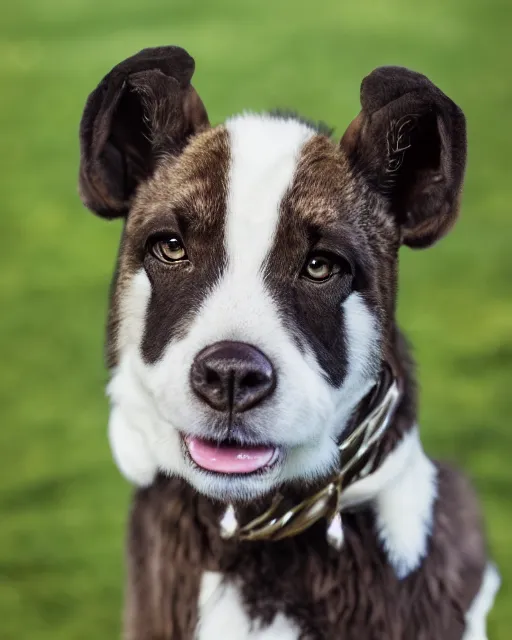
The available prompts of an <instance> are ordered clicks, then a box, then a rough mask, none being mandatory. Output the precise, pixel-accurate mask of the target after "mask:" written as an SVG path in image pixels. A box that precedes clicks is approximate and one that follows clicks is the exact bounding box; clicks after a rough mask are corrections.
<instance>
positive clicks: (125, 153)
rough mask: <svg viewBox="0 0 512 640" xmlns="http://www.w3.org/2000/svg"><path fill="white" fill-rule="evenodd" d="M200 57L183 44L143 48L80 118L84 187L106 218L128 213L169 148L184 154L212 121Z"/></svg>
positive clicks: (96, 209)
mask: <svg viewBox="0 0 512 640" xmlns="http://www.w3.org/2000/svg"><path fill="white" fill-rule="evenodd" d="M193 73H194V60H193V58H191V57H190V56H189V55H188V53H187V52H186V51H184V50H183V49H180V48H179V47H157V48H153V49H144V50H143V51H141V52H140V53H138V54H136V55H134V56H132V57H131V58H128V59H127V60H124V61H123V62H121V63H120V64H118V65H117V66H116V67H114V68H113V69H112V71H111V72H110V73H109V74H108V75H106V76H105V78H103V80H102V81H101V82H100V84H99V85H98V87H97V88H96V89H95V90H94V91H93V92H92V93H91V95H90V96H89V98H88V99H87V102H86V105H85V109H84V113H83V116H82V120H81V123H80V175H79V190H80V196H81V198H82V200H83V202H84V204H85V205H86V206H87V207H89V209H91V210H92V211H94V212H95V213H97V214H98V215H100V216H103V217H106V218H115V217H118V216H124V215H126V214H127V213H128V210H129V208H130V202H131V199H132V196H133V194H134V192H135V189H136V187H137V186H138V184H139V183H140V182H141V181H142V180H145V179H146V178H148V177H149V176H150V175H151V174H152V173H153V171H154V169H155V163H156V161H157V160H158V157H159V155H161V154H162V153H167V154H169V153H170V154H178V153H179V152H180V151H181V150H182V149H183V147H184V146H185V144H186V143H187V140H188V138H189V137H190V136H191V135H192V134H193V133H196V132H198V131H200V130H202V129H204V128H206V127H207V126H208V116H207V114H206V110H205V108H204V106H203V103H202V102H201V99H200V98H199V96H198V95H197V93H196V91H195V89H194V88H193V87H192V85H191V84H190V79H191V78H192V75H193Z"/></svg>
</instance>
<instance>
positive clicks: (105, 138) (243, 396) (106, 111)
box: [80, 47, 466, 500]
mask: <svg viewBox="0 0 512 640" xmlns="http://www.w3.org/2000/svg"><path fill="white" fill-rule="evenodd" d="M193 70H194V62H193V60H192V59H191V58H190V56H188V54H187V53H186V52H185V51H183V50H182V49H179V48H176V47H165V48H158V49H148V50H145V51H142V52H141V53H139V54H138V55H136V56H134V57H132V58H130V59H128V60H126V61H124V62H122V63H121V64H120V65H118V66H117V67H115V68H114V69H113V70H112V71H111V72H110V73H109V74H108V75H107V76H106V77H105V78H104V79H103V81H102V82H101V83H100V85H99V86H98V88H97V89H96V90H95V91H94V92H93V93H92V94H91V96H90V97H89V99H88V101H87V104H86V107H85V111H84V115H83V119H82V123H81V129H80V137H81V168H80V192H81V196H82V199H83V201H84V203H85V204H86V205H87V206H88V207H89V208H90V209H91V210H93V211H94V212H96V213H97V214H99V215H100V216H102V217H105V218H115V217H123V218H124V221H125V222H124V229H123V236H122V242H121V247H120V251H119V257H118V264H117V269H116V274H115V278H114V283H113V288H112V295H111V306H110V314H109V327H108V354H109V366H110V367H111V373H112V380H111V383H110V386H109V393H110V397H111V401H112V412H111V418H110V426H109V431H110V439H111V443H112V447H113V452H114V456H115V458H116V460H117V462H118V464H119V466H120V468H121V470H123V471H124V473H125V474H126V475H127V476H128V477H129V478H131V479H132V480H134V481H135V482H136V483H138V484H147V483H149V482H150V481H151V480H152V478H153V476H154V474H155V473H156V472H157V471H158V470H160V471H163V472H165V473H169V474H178V475H180V476H182V477H184V478H185V479H186V480H187V481H188V482H190V483H191V484H192V485H193V486H195V487H196V488H197V489H198V490H199V491H201V492H203V493H205V494H208V495H210V496H212V497H215V498H221V499H223V500H236V499H249V498H252V497H255V496H257V495H260V494H263V493H266V492H269V491H271V490H272V489H274V488H275V487H276V486H278V485H280V484H282V483H286V482H292V481H295V480H300V481H302V482H304V481H308V480H314V479H318V478H319V477H323V476H326V475H328V474H329V473H331V472H332V470H333V469H334V468H335V467H336V464H337V462H338V457H337V453H338V450H337V442H338V441H339V438H340V435H341V433H342V432H343V429H344V426H345V424H346V423H347V420H348V418H349V417H350V415H351V413H352V412H353V411H354V408H355V407H356V405H357V404H358V402H359V401H360V400H361V398H362V397H363V396H364V395H365V394H366V393H367V392H368V390H369V389H370V388H371V386H372V385H373V384H374V382H375V380H376V378H377V376H378V374H379V371H380V366H381V359H382V358H383V357H385V354H386V349H388V348H389V340H390V335H391V332H392V329H393V323H394V306H395V291H396V269H397V256H398V250H399V247H400V245H401V244H406V245H408V246H410V247H427V246H429V245H431V244H432V243H433V242H435V241H436V240H437V239H438V238H440V237H441V236H442V235H443V234H444V233H445V232H446V231H447V230H448V229H449V228H450V226H451V225H452V223H453V222H454V220H455V217H456V214H457V210H458V205H459V196H460V191H461V185H462V180H463V173H464V164H465V152H466V141H465V121H464V116H463V115H462V112H461V111H460V110H459V108H458V107H457V106H456V105H455V104H454V103H453V102H452V101H451V100H449V99H448V98H447V97H446V96H445V95H444V94H443V93H442V92H441V91H440V90H439V89H437V88H436V87H435V86H434V85H433V84H432V83H431V82H430V81H429V80H428V79H427V78H426V77H425V76H422V75H419V74H417V73H413V72H411V71H408V70H406V69H402V68H397V67H387V68H381V69H377V70H376V71H374V72H373V73H371V74H370V75H369V76H368V77H367V78H365V79H364V81H363V83H362V87H361V103H362V110H361V113H360V114H359V115H358V116H357V117H356V119H355V120H354V121H353V122H352V123H351V124H350V126H349V127H348V129H347V131H346V133H345V135H344V136H343V138H342V140H341V142H340V143H338V142H333V141H332V140H331V139H330V138H329V137H328V136H326V135H324V134H322V133H321V131H320V130H318V129H317V128H315V126H312V125H310V124H308V123H305V122H303V121H301V120H300V119H297V118H294V117H290V116H286V115H278V114H275V115H269V114H263V115H242V116H237V117H234V118H232V119H230V120H228V121H227V122H226V123H225V124H223V125H220V126H217V127H213V128H212V127H210V125H209V123H208V117H207V114H206V111H205V108H204V106H203V103H202V102H201V99H200V98H199V96H198V94H197V93H196V91H195V89H194V88H193V87H192V85H191V84H190V79H191V77H192V74H193Z"/></svg>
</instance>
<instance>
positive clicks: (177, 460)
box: [108, 270, 378, 499]
mask: <svg viewBox="0 0 512 640" xmlns="http://www.w3.org/2000/svg"><path fill="white" fill-rule="evenodd" d="M150 295H151V288H150V284H149V281H148V279H147V277H146V275H145V272H144V271H143V270H141V271H139V272H138V273H137V274H136V275H135V276H134V277H133V279H132V282H131V284H130V286H129V287H128V288H127V290H126V291H125V294H124V296H123V299H122V302H121V305H120V314H121V323H120V331H119V336H118V344H119V351H120V358H119V365H118V367H117V368H116V369H115V370H114V371H113V375H112V379H111V382H110V385H109V388H108V392H109V396H110V399H111V416H110V422H109V435H110V442H111V446H112V451H113V456H114V459H115V461H116V463H117V464H118V466H119V468H120V470H121V472H122V473H123V474H124V475H125V476H126V477H127V478H128V479H129V480H130V481H132V482H134V483H135V484H138V485H147V484H149V483H151V481H152V479H153V477H154V475H155V474H156V472H157V471H158V470H160V471H163V472H164V473H168V474H178V475H180V476H182V477H184V478H185V479H187V480H188V481H189V482H190V483H191V484H192V485H194V486H195V487H196V488H197V489H198V490H199V491H201V492H203V493H205V494H207V495H210V496H212V497H219V496H220V495H222V496H224V497H226V496H228V497H229V498H232V499H234V498H250V497H254V496H255V495H257V494H261V493H265V492H267V491H268V490H270V489H271V488H272V487H273V486H275V485H276V484H278V483H280V482H282V481H289V480H293V479H301V480H305V481H308V480H312V479H314V478H317V477H319V476H321V475H323V474H327V473H328V472H329V471H330V470H331V469H332V468H333V465H334V464H335V463H336V461H337V448H336V440H337V438H338V437H339V434H340V432H341V431H342V429H343V426H344V424H345V422H346V420H347V418H348V417H349V415H350V413H351V412H352V410H353V408H354V406H355V404H356V403H357V402H358V400H359V399H360V398H361V397H362V396H363V395H364V394H365V393H366V391H367V390H368V389H369V387H370V385H371V384H372V381H373V367H372V366H370V367H368V363H372V362H377V361H378V348H377V343H378V332H377V327H376V323H375V321H374V319H373V316H372V314H371V313H370V312H369V310H368V309H367V307H366V305H365V304H364V302H363V301H362V299H361V298H360V297H359V295H358V294H352V296H350V297H349V298H348V299H347V301H346V302H345V303H344V304H345V309H344V311H345V318H346V327H347V345H348V363H349V366H348V372H347V376H346V378H345V380H344V382H343V384H342V386H341V387H340V388H334V387H332V386H331V385H330V384H329V382H327V380H326V378H325V376H324V375H323V372H322V370H321V369H320V367H319V365H318V363H317V361H316V359H315V357H314V354H313V353H311V352H308V351H306V352H301V351H299V349H298V348H297V347H296V345H295V343H294V341H293V339H292V337H291V336H290V335H289V334H288V333H287V331H286V330H285V328H284V326H283V324H282V321H281V319H280V317H279V314H278V310H277V308H276V306H275V304H274V303H273V302H272V300H271V299H270V296H269V295H268V293H267V292H266V291H265V288H264V285H263V283H262V282H261V281H260V280H258V278H254V279H253V281H252V282H251V283H248V281H247V279H246V278H244V282H243V283H238V282H237V278H236V274H234V273H232V272H229V271H228V272H227V273H226V274H225V276H224V277H223V279H222V280H221V281H220V283H219V284H218V285H217V287H216V288H215V290H214V291H212V292H211V294H210V295H209V296H208V297H207V298H206V300H205V302H204V304H203V307H202V308H201V309H200V310H199V312H198V313H197V315H196V317H195V319H194V320H193V322H192V323H191V325H190V327H189V331H188V333H187V335H186V337H185V338H183V339H180V340H177V341H172V340H170V342H169V345H168V347H167V348H166V350H165V351H164V353H163V356H162V358H161V359H160V360H159V361H158V362H156V363H155V364H153V365H149V364H146V363H145V362H144V361H143V359H142V357H141V355H140V344H141V341H142V337H143V333H144V317H145V310H146V307H147V304H148V301H149V297H150ZM219 340H240V341H246V342H249V343H250V344H253V345H256V346H257V347H259V348H260V349H261V350H262V351H264V352H265V353H266V354H267V356H268V357H269V358H270V359H271V360H272V361H273V362H274V365H275V367H276V369H277V372H278V386H277V389H276V392H275V394H274V395H273V396H272V398H270V399H269V400H268V401H267V402H266V403H265V404H263V405H262V406H261V407H257V408H255V409H253V410H251V412H250V416H248V417H249V423H250V428H251V431H252V432H253V433H256V434H257V435H258V438H259V439H261V441H271V442H273V443H275V444H277V445H279V446H280V447H282V451H283V455H284V458H283V460H282V463H281V464H279V465H277V467H276V469H275V471H272V472H270V473H267V474H264V475H262V476H256V477H253V476H251V477H247V478H245V479H244V478H236V479H234V478H233V479H231V478H226V477H223V476H220V477H218V476H214V475H213V474H206V473H203V472H201V471H200V470H198V469H197V468H195V467H193V466H192V465H191V464H190V463H189V462H188V460H187V458H186V457H185V456H184V455H183V452H182V444H181V438H180V435H179V432H182V433H186V434H195V435H199V436H200V435H206V434H207V431H206V428H207V421H208V412H207V410H206V409H205V407H204V405H203V404H202V403H201V402H200V401H199V400H198V399H197V398H196V397H195V396H194V394H193V392H192V390H191V388H190V385H189V371H190V366H191V364H192V361H193V358H194V357H195V355H196V354H197V353H198V352H199V351H200V350H201V349H202V348H203V347H205V346H207V345H210V344H213V343H215V342H217V341H219Z"/></svg>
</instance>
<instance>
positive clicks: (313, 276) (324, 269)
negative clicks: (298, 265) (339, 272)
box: [303, 256, 337, 282]
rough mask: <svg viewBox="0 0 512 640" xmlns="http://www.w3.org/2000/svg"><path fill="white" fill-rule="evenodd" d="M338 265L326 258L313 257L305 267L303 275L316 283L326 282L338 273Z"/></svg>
mask: <svg viewBox="0 0 512 640" xmlns="http://www.w3.org/2000/svg"><path fill="white" fill-rule="evenodd" d="M336 269H337V265H336V264H335V263H334V262H333V261H332V260H329V258H326V257H325V256H311V257H310V258H308V260H307V262H306V265H305V267H304V273H303V275H304V276H305V277H306V278H308V279H309V280H314V281H315V282H325V281H326V280H328V279H329V278H330V277H331V276H332V275H333V273H335V272H336Z"/></svg>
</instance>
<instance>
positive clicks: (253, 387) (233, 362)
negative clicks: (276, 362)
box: [190, 341, 276, 413]
mask: <svg viewBox="0 0 512 640" xmlns="http://www.w3.org/2000/svg"><path fill="white" fill-rule="evenodd" d="M190 381H191V384H192V389H193V390H194V391H195V392H196V394H197V395H198V396H199V397H200V398H201V399H202V400H205V401H206V402H207V403H208V404H209V405H210V406H211V407H213V408H214V409H217V410H219V411H230V412H236V413H241V412H242V411H247V409H250V408H251V407H254V406H255V405H257V404H258V403H259V402H261V401H262V400H263V399H264V398H266V397H267V396H269V395H270V394H271V393H272V391H273V390H274V388H275V385H276V376H275V373H274V368H273V366H272V364H271V362H270V361H269V360H268V358H267V357H266V356H265V355H264V354H263V353H262V352H261V351H259V350H258V349H256V348H255V347H251V345H249V344H245V343H244V342H227V341H226V342H217V343H216V344H213V345H211V346H210V347H206V349H203V350H202V351H201V352H199V353H198V355H197V356H196V357H195V360H194V362H193V364H192V370H191V374H190Z"/></svg>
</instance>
